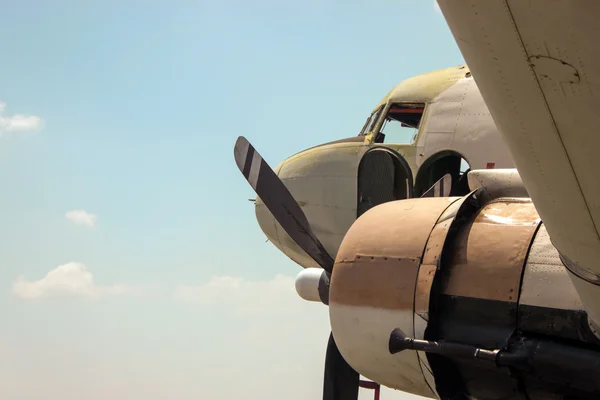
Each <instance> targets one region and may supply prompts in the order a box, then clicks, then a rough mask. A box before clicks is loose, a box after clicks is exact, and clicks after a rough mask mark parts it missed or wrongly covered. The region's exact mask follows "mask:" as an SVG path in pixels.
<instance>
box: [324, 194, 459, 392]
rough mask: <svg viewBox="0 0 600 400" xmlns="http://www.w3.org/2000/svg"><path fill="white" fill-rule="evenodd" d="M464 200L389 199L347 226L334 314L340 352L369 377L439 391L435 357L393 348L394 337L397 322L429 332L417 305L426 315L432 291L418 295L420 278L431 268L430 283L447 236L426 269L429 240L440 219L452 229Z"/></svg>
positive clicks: (334, 283)
mask: <svg viewBox="0 0 600 400" xmlns="http://www.w3.org/2000/svg"><path fill="white" fill-rule="evenodd" d="M460 200H461V198H459V197H450V198H448V197H446V198H424V199H409V200H401V201H395V202H389V203H385V204H382V205H379V206H377V207H375V208H373V209H371V210H369V211H367V212H366V213H365V214H364V215H362V216H361V217H360V218H359V219H358V220H357V221H356V222H355V223H354V224H353V225H352V227H351V228H350V230H349V231H348V233H346V236H345V237H344V240H343V242H342V245H341V246H340V250H339V252H338V254H337V257H336V261H335V266H334V268H333V275H332V277H331V284H330V285H331V286H330V293H329V315H330V320H331V327H332V332H333V335H334V337H335V341H336V343H337V345H338V348H339V349H340V352H341V353H342V355H343V357H344V358H345V359H346V361H347V362H348V363H349V364H350V365H351V366H352V367H353V368H354V369H355V370H357V371H358V372H360V373H361V374H362V375H363V376H365V377H367V378H369V379H372V380H374V381H377V382H379V383H380V384H383V385H386V386H388V387H392V388H395V389H399V390H402V391H405V392H409V393H413V394H416V395H420V396H426V397H436V394H435V384H434V382H433V376H432V374H431V373H428V372H427V371H428V370H429V369H430V368H429V365H428V362H427V359H426V358H425V357H422V355H419V354H417V352H414V351H407V352H403V353H400V354H397V355H391V354H390V352H389V350H388V341H389V337H390V333H391V332H392V330H393V329H394V328H397V327H399V328H401V329H402V330H403V331H404V332H405V333H406V334H407V335H409V336H411V337H419V336H421V337H422V335H423V329H424V326H423V325H424V324H422V323H420V322H418V324H417V326H415V315H416V314H415V306H416V303H418V306H417V308H419V307H420V308H421V310H419V312H421V311H423V312H424V313H425V314H426V313H427V305H426V304H428V300H427V297H428V296H424V297H422V296H420V298H418V299H417V302H415V291H416V288H417V286H422V285H417V281H418V280H419V278H420V276H419V275H423V276H422V277H421V278H422V279H423V280H425V281H427V282H428V283H427V282H426V283H425V286H428V285H429V286H430V284H431V281H432V279H433V274H432V272H435V263H436V259H439V256H440V255H441V250H442V245H443V243H444V242H443V240H441V241H438V243H437V247H435V251H433V252H430V255H429V256H428V258H427V260H428V261H427V263H428V265H429V267H428V266H427V265H425V266H424V267H423V271H424V272H423V273H422V274H420V267H421V265H422V264H423V263H422V262H421V260H422V259H423V253H424V251H425V245H426V243H427V241H428V239H429V237H430V236H431V235H432V229H433V230H435V228H434V227H436V225H437V222H438V220H439V221H440V222H439V224H440V229H441V230H443V231H444V234H443V235H442V236H445V233H446V232H447V228H448V227H449V226H450V222H451V221H452V219H453V215H452V214H453V213H454V215H455V214H456V211H457V209H458V207H456V206H455V207H452V205H455V204H457V203H461V201H460ZM446 210H448V212H447V213H445V211H446ZM442 215H443V217H442V218H440V216H442ZM442 226H443V228H442ZM436 231H437V230H436ZM436 236H437V234H436ZM434 253H436V255H434ZM431 266H433V268H431ZM429 278H431V279H429ZM423 290H424V291H425V292H426V293H427V294H428V293H429V290H428V289H426V288H424V289H423ZM421 291H422V289H421V288H419V292H421ZM424 301H425V303H424ZM419 318H421V317H419ZM415 328H416V329H415Z"/></svg>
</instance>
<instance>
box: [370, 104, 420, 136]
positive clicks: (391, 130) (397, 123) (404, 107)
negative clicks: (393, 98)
mask: <svg viewBox="0 0 600 400" xmlns="http://www.w3.org/2000/svg"><path fill="white" fill-rule="evenodd" d="M424 107H425V105H424V104H411V103H399V104H392V105H391V106H390V108H389V110H388V113H387V115H386V117H385V121H384V123H383V125H382V126H381V129H380V132H379V136H378V137H377V138H376V141H377V142H380V143H383V142H385V143H395V144H412V143H413V142H414V140H415V138H416V135H417V133H418V130H419V125H420V123H421V118H422V116H423V110H424Z"/></svg>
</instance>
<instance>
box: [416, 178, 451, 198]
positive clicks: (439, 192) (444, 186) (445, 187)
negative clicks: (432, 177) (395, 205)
mask: <svg viewBox="0 0 600 400" xmlns="http://www.w3.org/2000/svg"><path fill="white" fill-rule="evenodd" d="M451 190H452V175H450V174H446V175H444V176H442V177H441V178H440V179H439V180H438V181H437V182H436V183H434V184H433V186H432V187H430V188H429V189H427V191H426V192H425V193H423V194H422V195H421V197H448V196H450V191H451Z"/></svg>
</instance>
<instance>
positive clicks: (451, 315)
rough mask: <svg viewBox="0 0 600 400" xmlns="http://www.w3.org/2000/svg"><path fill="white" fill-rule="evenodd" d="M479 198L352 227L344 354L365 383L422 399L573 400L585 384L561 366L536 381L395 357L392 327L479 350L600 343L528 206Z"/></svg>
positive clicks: (343, 261)
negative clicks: (566, 398) (556, 398)
mask: <svg viewBox="0 0 600 400" xmlns="http://www.w3.org/2000/svg"><path fill="white" fill-rule="evenodd" d="M482 198H485V196H479V198H478V196H477V192H472V193H471V194H470V195H468V196H465V197H462V198H456V197H454V198H430V199H409V200H401V201H395V202H389V203H385V204H382V205H379V206H377V207H375V208H373V209H371V210H369V211H368V212H366V213H365V214H364V215H362V216H361V217H360V218H359V219H358V220H357V221H356V222H355V223H354V224H353V225H352V227H351V228H350V229H349V231H348V232H347V234H346V236H345V237H344V240H343V241H342V244H341V246H340V249H339V252H338V254H337V257H336V260H335V266H334V268H333V274H332V276H331V279H330V288H329V313H330V321H331V327H332V332H333V335H334V337H335V341H336V343H337V345H338V348H339V350H340V352H341V354H342V355H343V357H344V358H345V359H346V361H347V362H348V363H349V364H350V365H351V366H352V367H353V368H354V369H355V370H356V371H358V372H359V373H360V374H361V375H363V376H365V377H367V378H369V379H371V380H374V381H376V382H378V383H381V384H383V385H385V386H388V387H391V388H395V389H398V390H402V391H405V392H409V393H413V394H416V395H420V396H426V397H438V396H440V395H443V396H452V395H456V394H457V393H459V392H460V393H468V394H469V395H470V396H474V397H477V398H489V399H491V398H503V396H505V397H506V398H509V397H510V396H512V395H514V394H515V393H518V392H521V391H523V390H525V391H527V392H528V393H529V394H530V396H531V398H538V397H537V396H536V395H534V393H537V394H538V395H541V394H542V393H556V392H558V393H565V394H569V393H572V392H569V391H572V390H575V389H573V387H574V386H573V385H575V386H576V384H574V382H578V380H579V381H580V382H582V385H584V384H587V383H586V382H587V381H585V380H584V379H583V378H582V377H578V376H577V374H576V373H573V371H572V370H568V369H565V370H561V369H560V367H556V368H558V369H557V370H552V368H550V369H548V370H547V371H545V372H548V376H552V379H549V380H544V379H546V378H544V377H542V378H540V377H539V376H535V377H533V376H530V375H528V373H527V372H522V375H521V376H520V380H516V379H514V374H511V373H510V371H509V370H508V369H506V368H500V367H498V366H496V365H494V364H493V363H492V364H488V365H480V364H478V362H477V361H476V360H462V359H453V358H452V357H444V356H440V355H435V354H433V355H432V354H425V353H423V352H420V351H414V350H406V351H403V352H401V353H398V354H393V355H392V354H391V353H390V351H389V347H388V346H389V340H390V334H391V332H392V331H393V330H394V329H395V328H400V329H401V330H402V331H403V332H404V333H405V334H406V335H407V336H409V337H413V338H415V339H426V340H436V341H440V340H442V341H451V342H455V343H463V344H468V345H472V346H476V347H479V348H482V349H503V348H506V346H508V345H509V344H510V343H511V341H514V340H517V341H518V340H521V341H522V340H525V339H527V337H539V336H540V335H542V336H543V337H552V338H555V339H556V341H557V343H563V342H562V341H564V343H565V346H567V347H565V348H569V347H568V346H571V344H569V343H572V342H573V341H575V342H580V343H581V344H585V345H592V346H594V345H596V346H600V342H598V339H597V338H596V337H595V336H594V334H593V333H592V331H591V329H590V327H589V324H588V322H587V314H586V313H585V311H584V309H583V307H582V304H581V302H580V300H579V297H578V295H577V292H576V291H575V289H574V287H573V285H572V283H571V281H570V279H569V275H568V273H567V271H566V269H565V268H564V267H563V266H562V264H561V262H560V258H559V255H558V252H557V251H556V249H555V248H554V247H553V246H552V244H551V243H550V240H549V237H548V235H547V232H546V230H545V227H544V226H543V224H542V223H541V220H540V218H539V215H538V213H537V211H536V209H535V207H534V205H533V203H532V202H531V200H530V199H528V198H500V199H495V200H492V201H490V202H488V203H486V204H482V203H481V199H482ZM557 293H559V294H560V295H557ZM598 348H599V349H600V347H598ZM556 365H557V366H558V365H560V360H557V362H556ZM520 373H521V372H520ZM557 376H558V377H564V379H563V381H561V380H560V379H557V378H556V377H557ZM586 379H587V378H586ZM588 381H589V380H588ZM517 382H520V383H519V384H517ZM524 388H525V389H524Z"/></svg>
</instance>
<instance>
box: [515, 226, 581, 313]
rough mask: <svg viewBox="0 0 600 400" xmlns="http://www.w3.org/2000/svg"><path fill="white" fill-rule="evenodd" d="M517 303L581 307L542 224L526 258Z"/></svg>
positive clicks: (555, 306) (570, 308) (560, 307)
mask: <svg viewBox="0 0 600 400" xmlns="http://www.w3.org/2000/svg"><path fill="white" fill-rule="evenodd" d="M519 304H524V305H529V306H538V307H549V308H556V309H563V310H580V309H582V308H583V305H582V304H581V301H580V300H579V295H578V294H577V292H576V291H575V287H574V286H573V283H571V279H569V274H568V272H567V270H566V268H565V267H564V266H563V265H562V262H561V261H560V257H559V254H558V251H557V250H556V248H555V247H554V246H553V245H552V243H551V242H550V236H548V231H547V230H546V227H545V226H544V224H542V225H541V226H540V229H539V230H538V232H537V233H536V235H535V238H534V240H533V244H532V245H531V250H530V251H529V256H528V257H527V264H526V265H525V272H524V274H523V283H522V285H521V298H520V300H519Z"/></svg>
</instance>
